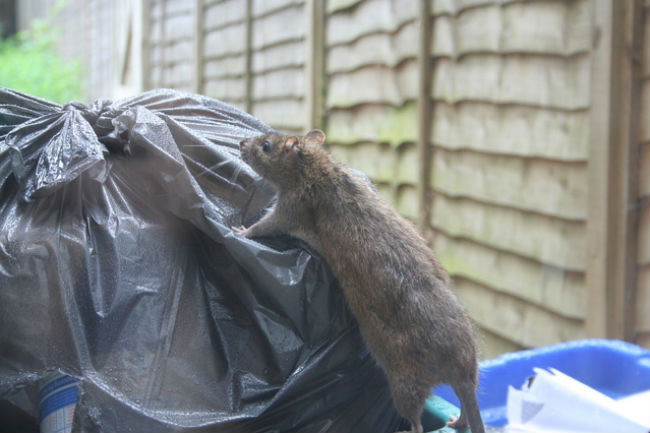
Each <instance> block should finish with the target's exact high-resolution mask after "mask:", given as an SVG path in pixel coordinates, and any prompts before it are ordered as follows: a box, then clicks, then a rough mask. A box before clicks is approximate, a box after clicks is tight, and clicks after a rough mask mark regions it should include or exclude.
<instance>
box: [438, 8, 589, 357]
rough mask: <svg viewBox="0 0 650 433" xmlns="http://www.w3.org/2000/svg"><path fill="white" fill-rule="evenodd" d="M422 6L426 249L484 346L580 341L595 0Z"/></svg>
mask: <svg viewBox="0 0 650 433" xmlns="http://www.w3.org/2000/svg"><path fill="white" fill-rule="evenodd" d="M432 11H433V16H434V20H433V27H434V31H433V35H432V38H433V40H432V43H431V47H432V48H431V49H432V53H431V54H432V57H433V60H434V70H433V77H432V79H433V85H432V89H431V92H432V93H431V97H432V99H433V102H434V106H433V113H432V118H431V124H432V127H431V129H432V131H431V143H432V146H433V149H434V151H433V163H432V165H431V175H430V187H431V189H432V192H433V194H434V195H433V202H432V205H431V211H430V213H431V219H430V223H431V227H432V228H433V229H434V231H435V232H436V233H438V235H437V236H436V237H435V238H434V242H433V247H434V249H435V250H436V251H437V253H438V254H439V256H440V259H441V261H442V263H443V265H444V266H445V267H447V268H448V269H449V272H450V274H451V276H452V278H453V279H454V283H455V287H456V290H457V291H458V293H459V296H460V298H461V299H462V300H463V301H464V303H465V304H466V305H467V307H468V310H469V312H470V315H471V316H472V317H473V318H475V320H476V321H477V323H478V324H479V326H480V327H481V328H482V329H484V330H485V331H486V333H487V335H489V336H490V340H489V341H494V342H497V344H498V346H499V347H501V346H503V347H511V348H522V347H530V346H537V345H542V344H549V343H553V342H558V341H563V340H566V339H570V338H578V337H580V336H582V335H584V319H585V315H586V312H585V308H584V302H585V296H586V292H585V270H586V245H585V239H586V218H587V202H586V197H587V191H588V182H587V158H588V149H589V142H588V138H587V137H588V132H589V127H590V123H589V109H590V95H591V93H590V92H591V89H590V87H589V82H590V81H589V75H590V68H591V57H590V49H591V36H592V23H591V2H589V1H586V0H584V1H580V0H576V1H569V2H555V1H536V2H507V1H506V2H502V1H498V2H497V1H473V2H468V1H466V2H462V1H455V2H452V1H447V2H445V1H433V3H432ZM506 266H507V268H506ZM506 275H507V276H506ZM487 350H488V352H489V349H487Z"/></svg>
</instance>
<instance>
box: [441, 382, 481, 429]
mask: <svg viewBox="0 0 650 433" xmlns="http://www.w3.org/2000/svg"><path fill="white" fill-rule="evenodd" d="M452 388H453V389H454V392H455V393H456V396H457V397H458V400H460V416H459V417H458V418H457V419H455V420H452V421H450V422H449V423H447V425H449V426H450V427H454V428H456V429H459V430H461V431H462V430H464V429H466V428H467V427H468V426H469V427H470V428H471V430H472V433H484V432H485V430H484V427H483V421H482V420H481V413H480V411H479V408H478V404H477V402H476V387H475V386H474V384H473V383H472V382H471V381H469V380H468V381H467V382H464V383H462V384H459V385H452Z"/></svg>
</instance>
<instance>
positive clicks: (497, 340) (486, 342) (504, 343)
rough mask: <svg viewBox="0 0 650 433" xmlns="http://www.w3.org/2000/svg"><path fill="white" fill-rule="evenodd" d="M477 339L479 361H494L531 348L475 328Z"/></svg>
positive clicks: (483, 329) (486, 330)
mask: <svg viewBox="0 0 650 433" xmlns="http://www.w3.org/2000/svg"><path fill="white" fill-rule="evenodd" d="M475 334H476V339H477V341H478V345H479V354H478V357H479V360H484V359H493V358H496V357H497V356H499V355H502V354H504V353H510V352H517V351H520V350H524V349H529V348H530V346H523V345H521V344H517V343H515V342H513V341H510V340H508V339H507V338H504V337H502V336H500V335H497V334H495V333H493V332H490V330H488V329H485V328H481V327H479V326H475ZM480 377H481V373H480V371H479V389H478V392H481V379H480Z"/></svg>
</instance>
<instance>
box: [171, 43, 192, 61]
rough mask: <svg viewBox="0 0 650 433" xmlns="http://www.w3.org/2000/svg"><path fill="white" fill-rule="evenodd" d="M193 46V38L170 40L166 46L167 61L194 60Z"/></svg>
mask: <svg viewBox="0 0 650 433" xmlns="http://www.w3.org/2000/svg"><path fill="white" fill-rule="evenodd" d="M192 47H193V42H192V41H191V40H180V41H176V42H170V43H168V44H167V45H166V46H165V47H164V50H165V54H164V59H165V62H167V63H178V62H188V63H191V61H192Z"/></svg>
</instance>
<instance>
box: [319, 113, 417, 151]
mask: <svg viewBox="0 0 650 433" xmlns="http://www.w3.org/2000/svg"><path fill="white" fill-rule="evenodd" d="M415 111H416V109H415V103H412V102H409V103H406V104H405V105H404V106H402V107H399V108H394V107H388V106H382V105H363V106H359V107H354V108H352V109H346V110H334V109H332V110H331V111H330V114H329V118H328V127H327V132H328V136H329V139H330V142H335V143H355V142H361V141H373V142H380V143H389V144H391V145H394V146H397V145H399V144H401V143H404V142H415V138H416V133H417V125H416V116H415Z"/></svg>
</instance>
